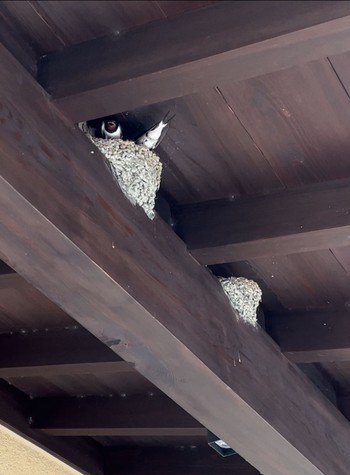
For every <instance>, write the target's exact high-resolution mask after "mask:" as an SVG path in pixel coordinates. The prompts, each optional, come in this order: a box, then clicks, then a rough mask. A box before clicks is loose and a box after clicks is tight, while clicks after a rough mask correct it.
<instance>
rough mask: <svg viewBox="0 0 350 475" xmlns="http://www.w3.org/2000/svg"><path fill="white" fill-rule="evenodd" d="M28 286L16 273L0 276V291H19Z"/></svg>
mask: <svg viewBox="0 0 350 475" xmlns="http://www.w3.org/2000/svg"><path fill="white" fill-rule="evenodd" d="M28 285H29V284H28V282H26V281H25V279H23V277H21V276H20V275H19V274H16V272H11V273H9V274H0V290H4V289H21V288H23V287H28Z"/></svg>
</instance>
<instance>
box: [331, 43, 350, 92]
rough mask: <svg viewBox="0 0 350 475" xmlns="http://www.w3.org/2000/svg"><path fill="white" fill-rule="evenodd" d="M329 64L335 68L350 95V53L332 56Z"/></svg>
mask: <svg viewBox="0 0 350 475" xmlns="http://www.w3.org/2000/svg"><path fill="white" fill-rule="evenodd" d="M329 62H330V64H331V65H332V67H333V68H334V71H335V73H336V75H337V76H338V78H339V80H340V82H341V84H342V86H343V87H344V89H345V91H346V92H347V94H348V95H349V94H350V52H347V53H344V54H338V55H335V56H331V57H330V58H329Z"/></svg>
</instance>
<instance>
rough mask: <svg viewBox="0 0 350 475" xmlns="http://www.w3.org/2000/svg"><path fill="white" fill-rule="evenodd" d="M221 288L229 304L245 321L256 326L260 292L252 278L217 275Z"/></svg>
mask: <svg viewBox="0 0 350 475" xmlns="http://www.w3.org/2000/svg"><path fill="white" fill-rule="evenodd" d="M219 281H220V283H221V286H222V288H223V289H224V291H225V293H226V295H227V296H228V298H229V300H230V303H231V306H232V307H233V308H234V309H235V310H237V312H238V314H239V316H240V317H241V318H242V320H244V321H245V322H246V323H249V324H250V325H253V326H254V327H256V326H257V324H258V320H257V312H256V311H257V308H258V306H259V303H260V302H261V296H262V292H261V289H260V287H259V285H258V284H257V283H256V282H254V281H253V280H249V279H245V278H244V277H219Z"/></svg>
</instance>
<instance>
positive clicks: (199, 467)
mask: <svg viewBox="0 0 350 475" xmlns="http://www.w3.org/2000/svg"><path fill="white" fill-rule="evenodd" d="M105 458H106V475H117V474H118V475H178V474H180V473H181V474H184V475H212V474H215V475H258V474H259V472H258V471H257V470H255V469H254V468H253V467H252V466H251V465H249V464H248V463H247V462H246V461H245V460H244V459H242V458H241V457H240V456H239V455H235V456H232V457H226V458H223V457H221V456H220V455H219V454H217V453H215V452H214V450H213V449H211V448H210V447H205V448H196V447H194V448H193V447H192V448H186V449H185V448H182V449H180V448H177V449H170V448H168V449H167V448H162V449H161V450H159V449H158V448H152V447H150V448H123V449H121V448H119V449H114V448H111V449H109V450H106V452H105Z"/></svg>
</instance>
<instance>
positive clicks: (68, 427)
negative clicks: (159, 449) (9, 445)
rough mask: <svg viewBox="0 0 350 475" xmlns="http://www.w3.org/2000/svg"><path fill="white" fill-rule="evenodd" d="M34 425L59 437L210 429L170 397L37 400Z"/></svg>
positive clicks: (148, 434) (193, 432)
mask: <svg viewBox="0 0 350 475" xmlns="http://www.w3.org/2000/svg"><path fill="white" fill-rule="evenodd" d="M31 411H32V412H31V415H32V419H33V423H32V428H35V429H37V430H40V431H41V432H43V433H45V434H48V435H55V436H90V437H95V436H123V437H125V436H130V437H137V436H144V437H167V436H178V437H184V438H186V437H188V436H192V437H193V436H203V437H205V436H206V435H207V430H206V429H205V428H204V427H203V426H202V425H201V424H200V423H199V422H197V421H196V420H195V419H193V417H191V416H190V415H189V414H187V413H186V412H185V411H184V410H183V409H181V407H179V406H178V405H177V404H175V403H174V402H173V401H172V400H171V399H169V398H168V397H167V396H164V395H161V394H154V395H152V396H150V395H147V394H145V395H137V396H133V397H129V396H125V397H121V396H118V395H117V396H112V397H84V398H46V399H42V398H40V399H34V400H33V404H32V409H31Z"/></svg>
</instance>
